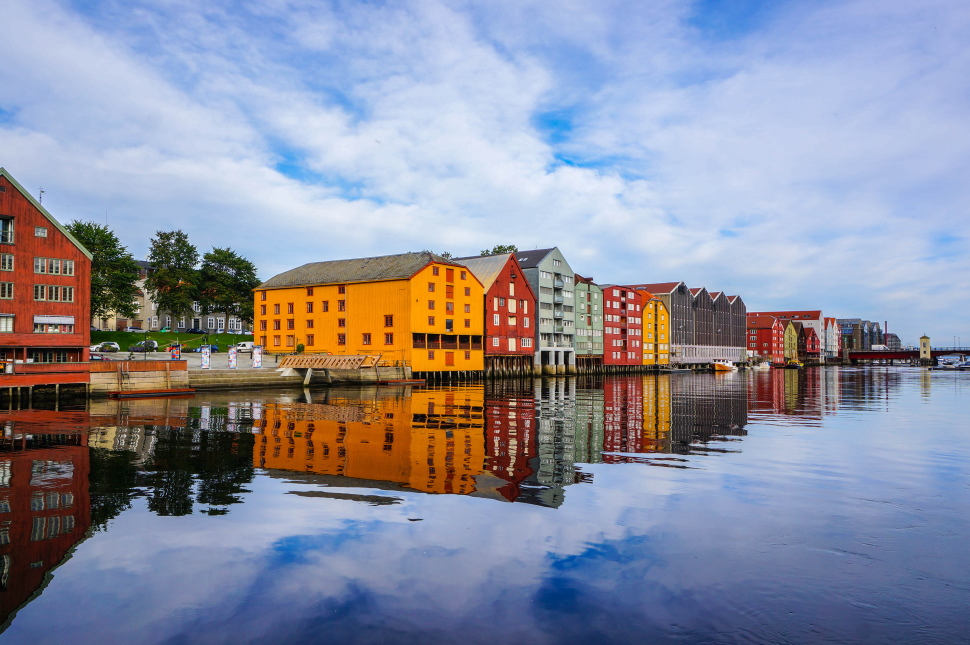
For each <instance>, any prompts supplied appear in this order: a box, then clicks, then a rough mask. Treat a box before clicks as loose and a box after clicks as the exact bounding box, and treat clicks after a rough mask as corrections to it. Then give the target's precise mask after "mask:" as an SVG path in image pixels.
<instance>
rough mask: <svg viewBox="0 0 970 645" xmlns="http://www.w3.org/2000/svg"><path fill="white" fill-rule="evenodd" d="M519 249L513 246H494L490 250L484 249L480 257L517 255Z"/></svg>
mask: <svg viewBox="0 0 970 645" xmlns="http://www.w3.org/2000/svg"><path fill="white" fill-rule="evenodd" d="M518 250H519V247H517V246H516V245H514V244H496V245H495V246H493V247H492V250H491V251H489V250H488V249H484V250H483V251H482V255H498V254H499V253H517V252H518Z"/></svg>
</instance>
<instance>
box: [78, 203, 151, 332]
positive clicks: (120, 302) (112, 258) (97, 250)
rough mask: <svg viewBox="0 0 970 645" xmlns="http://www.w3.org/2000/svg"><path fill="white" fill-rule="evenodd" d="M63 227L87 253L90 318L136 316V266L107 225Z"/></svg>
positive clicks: (90, 223)
mask: <svg viewBox="0 0 970 645" xmlns="http://www.w3.org/2000/svg"><path fill="white" fill-rule="evenodd" d="M65 228H67V230H68V231H70V233H71V235H73V236H74V237H75V238H76V239H77V241H78V242H80V243H81V244H83V245H84V247H85V248H86V249H87V250H88V251H90V252H91V255H92V256H93V257H92V258H91V317H92V318H106V317H108V316H109V315H110V314H111V313H115V314H117V315H118V316H120V317H122V318H134V317H135V316H136V315H137V313H138V307H137V305H136V304H135V297H136V296H137V295H138V287H137V286H136V285H135V282H136V281H137V280H138V264H136V263H135V258H134V257H133V256H132V255H131V253H129V252H128V249H126V248H125V246H124V245H123V244H122V243H121V241H120V240H119V239H118V237H117V236H116V235H115V234H114V233H112V232H111V229H109V228H108V227H107V226H104V225H101V224H95V223H94V222H81V221H79V220H74V221H73V222H71V223H70V224H68V225H67V226H66V227H65Z"/></svg>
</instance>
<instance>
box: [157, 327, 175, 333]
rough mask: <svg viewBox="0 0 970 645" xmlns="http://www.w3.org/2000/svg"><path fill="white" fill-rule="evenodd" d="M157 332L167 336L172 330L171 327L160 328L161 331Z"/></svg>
mask: <svg viewBox="0 0 970 645" xmlns="http://www.w3.org/2000/svg"><path fill="white" fill-rule="evenodd" d="M158 331H159V332H160V333H162V334H167V333H169V332H171V331H172V328H171V327H162V328H161V329H159V330H158Z"/></svg>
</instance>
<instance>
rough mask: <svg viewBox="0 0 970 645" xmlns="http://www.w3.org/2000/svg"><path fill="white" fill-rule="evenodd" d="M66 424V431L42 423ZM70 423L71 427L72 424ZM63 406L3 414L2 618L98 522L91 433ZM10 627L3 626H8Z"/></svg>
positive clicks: (0, 419)
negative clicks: (77, 424)
mask: <svg viewBox="0 0 970 645" xmlns="http://www.w3.org/2000/svg"><path fill="white" fill-rule="evenodd" d="M45 425H47V426H50V427H56V426H58V425H59V426H60V427H61V429H60V430H59V431H45V430H43V429H42V428H43V427H44V426H45ZM65 426H67V427H65ZM69 426H70V419H65V415H64V414H63V413H59V412H45V411H36V410H29V411H18V412H11V413H7V414H2V415H0V427H2V429H3V436H2V437H0V590H2V591H0V621H2V624H3V625H4V626H5V625H6V624H7V622H8V621H9V620H10V619H11V617H12V615H13V614H14V613H15V612H16V611H17V610H18V609H19V608H20V607H21V606H22V605H23V604H24V603H25V602H27V601H29V600H30V599H31V597H32V596H33V595H34V594H35V593H37V592H38V590H40V589H42V588H43V587H44V586H45V585H46V584H47V581H48V579H49V578H48V574H49V572H50V571H51V570H52V569H54V568H55V567H56V566H58V565H59V564H60V563H61V562H62V561H63V560H64V559H65V557H66V556H67V555H68V553H69V552H70V550H71V549H72V548H73V547H74V545H75V544H77V543H78V542H79V541H80V540H81V539H83V538H84V535H85V533H86V532H87V530H88V527H89V526H90V524H91V504H90V499H89V495H88V475H89V469H90V459H89V454H88V447H87V433H86V432H84V431H81V430H79V429H78V428H70V427H69ZM0 629H2V627H0Z"/></svg>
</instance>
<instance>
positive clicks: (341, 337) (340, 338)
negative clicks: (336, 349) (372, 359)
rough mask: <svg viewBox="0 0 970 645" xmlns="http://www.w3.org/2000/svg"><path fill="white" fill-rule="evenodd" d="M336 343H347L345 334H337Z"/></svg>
mask: <svg viewBox="0 0 970 645" xmlns="http://www.w3.org/2000/svg"><path fill="white" fill-rule="evenodd" d="M337 344H338V345H346V344H347V334H337Z"/></svg>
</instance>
